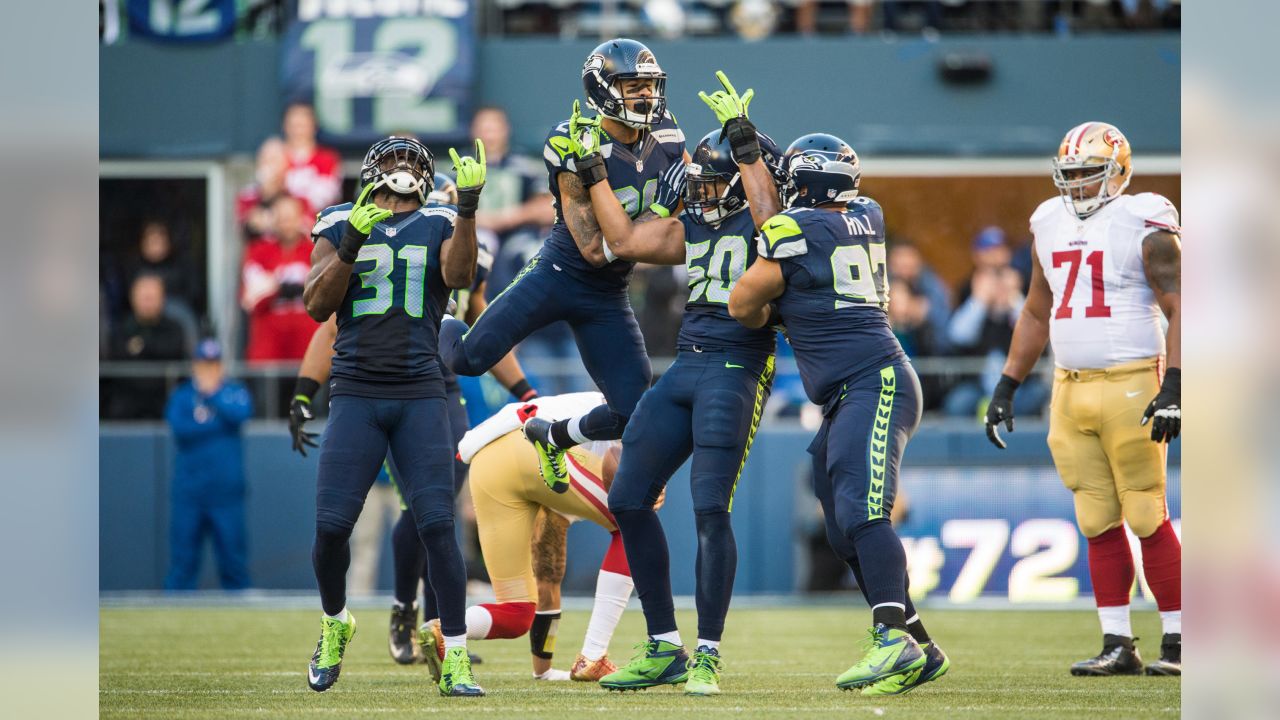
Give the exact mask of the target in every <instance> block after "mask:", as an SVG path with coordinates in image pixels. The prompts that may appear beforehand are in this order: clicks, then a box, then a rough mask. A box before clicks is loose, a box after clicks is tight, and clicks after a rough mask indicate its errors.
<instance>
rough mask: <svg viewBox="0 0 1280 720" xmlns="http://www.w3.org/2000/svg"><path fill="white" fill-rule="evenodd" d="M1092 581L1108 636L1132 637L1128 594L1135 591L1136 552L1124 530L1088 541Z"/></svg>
mask: <svg viewBox="0 0 1280 720" xmlns="http://www.w3.org/2000/svg"><path fill="white" fill-rule="evenodd" d="M1089 578H1090V580H1092V582H1093V598H1094V601H1095V602H1096V603H1097V605H1098V620H1099V622H1100V623H1101V624H1102V632H1103V634H1106V635H1121V636H1124V637H1133V630H1132V628H1131V626H1130V623H1129V593H1130V591H1131V590H1132V589H1133V578H1134V568H1133V552H1132V551H1131V550H1130V549H1129V539H1128V538H1126V537H1125V534H1124V527H1122V526H1121V527H1113V528H1111V529H1110V530H1108V531H1106V532H1104V533H1102V534H1100V535H1097V536H1094V537H1091V538H1089Z"/></svg>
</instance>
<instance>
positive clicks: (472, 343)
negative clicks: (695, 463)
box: [440, 255, 653, 440]
mask: <svg viewBox="0 0 1280 720" xmlns="http://www.w3.org/2000/svg"><path fill="white" fill-rule="evenodd" d="M557 320H564V321H566V322H568V323H569V327H570V328H571V329H572V330H573V338H574V340H575V341H576V342H577V345H578V352H579V353H580V354H581V355H582V364H583V365H585V366H586V368H587V372H588V373H589V374H590V375H591V379H592V380H594V381H595V383H596V385H598V386H599V387H600V392H602V393H604V397H605V401H606V402H607V403H608V405H602V406H600V407H599V408H596V410H594V411H592V412H591V414H590V415H589V416H588V417H587V419H586V420H584V421H583V423H582V429H583V432H584V434H585V435H586V436H587V437H589V438H590V439H592V440H616V439H618V438H620V437H622V431H623V429H624V428H625V427H626V426H627V420H628V419H629V418H630V417H631V414H632V412H633V411H634V410H635V407H636V403H638V402H640V396H641V395H643V394H644V391H645V390H647V389H648V388H649V381H650V380H651V379H652V378H653V374H652V371H651V370H650V367H649V356H648V355H647V354H646V353H645V349H644V338H643V337H642V336H641V335H640V326H639V325H638V324H637V323H636V318H635V314H634V313H633V312H632V311H631V300H630V298H629V297H628V296H627V290H626V288H617V289H611V290H601V289H598V288H594V287H592V286H590V285H588V284H586V283H584V282H582V281H581V280H578V279H576V278H574V277H573V276H572V275H571V274H569V273H567V272H564V271H562V270H558V269H556V266H555V263H554V262H553V261H551V260H545V259H543V258H542V257H541V256H540V255H539V256H537V257H534V258H533V260H530V261H529V264H528V265H526V266H525V268H524V270H521V271H520V274H518V275H516V277H515V279H514V280H512V281H511V284H510V285H508V286H507V287H506V289H505V290H503V291H502V292H501V293H500V294H499V295H498V296H497V297H496V298H494V299H493V302H491V303H489V306H488V307H487V308H485V311H484V312H483V313H481V314H480V317H479V318H477V319H476V323H475V325H473V326H472V327H471V328H470V329H469V330H467V329H466V325H465V324H464V323H462V322H461V321H456V320H455V321H453V322H449V321H446V322H445V323H444V324H442V325H441V327H440V357H441V359H442V360H443V361H444V362H445V363H446V364H447V365H448V366H449V367H450V368H451V369H452V370H453V371H454V372H456V373H458V374H459V375H481V374H483V373H485V372H487V371H488V370H489V368H491V367H493V366H494V364H495V363H497V362H498V361H499V360H501V359H502V357H503V356H504V355H506V354H507V353H508V352H510V351H511V348H513V347H515V346H516V343H518V342H520V341H521V340H523V339H525V338H526V337H528V336H529V335H530V333H532V332H533V331H535V330H537V329H539V328H541V327H545V326H547V325H550V324H551V323H554V322H556V321H557Z"/></svg>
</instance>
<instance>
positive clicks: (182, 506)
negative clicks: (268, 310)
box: [165, 338, 253, 590]
mask: <svg viewBox="0 0 1280 720" xmlns="http://www.w3.org/2000/svg"><path fill="white" fill-rule="evenodd" d="M252 414H253V399H252V398H251V397H250V396H249V391H248V390H247V389H246V388H245V386H244V385H241V384H240V383H238V382H235V381H231V380H227V379H226V377H225V374H224V371H223V367H222V348H221V346H220V345H219V344H218V341H217V340H214V339H212V338H209V339H206V340H203V341H201V342H200V343H199V345H198V346H197V348H196V355H195V362H193V363H192V379H191V381H190V382H188V383H184V384H183V385H181V386H179V387H178V388H177V389H176V390H174V391H173V395H171V396H170V397H169V403H168V406H167V407H166V408H165V418H166V419H167V420H168V421H169V426H170V427H171V428H172V429H173V438H174V442H175V444H176V445H177V452H176V453H175V455H174V463H173V465H174V467H173V487H172V490H171V493H170V494H171V496H172V510H171V518H170V524H169V575H168V578H166V580H165V589H166V590H194V589H195V588H196V580H197V578H198V577H199V573H200V549H201V544H202V543H203V541H204V537H205V535H206V534H208V535H211V536H212V537H213V547H214V551H215V553H216V555H217V558H218V576H219V578H220V580H221V583H222V587H223V588H224V589H226V590H242V589H244V588H247V587H249V569H248V560H247V557H246V554H247V553H246V542H245V518H244V499H245V487H244V458H243V452H242V449H241V439H240V428H241V426H242V425H243V424H244V422H245V421H246V420H248V419H249V417H250V416H251V415H252Z"/></svg>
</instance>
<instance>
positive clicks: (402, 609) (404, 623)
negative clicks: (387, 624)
mask: <svg viewBox="0 0 1280 720" xmlns="http://www.w3.org/2000/svg"><path fill="white" fill-rule="evenodd" d="M387 649H388V650H389V651H390V652H391V659H392V660H395V661H396V662H397V663H399V664H401V665H412V664H413V663H415V662H417V661H418V652H419V651H418V606H417V605H416V604H414V605H401V604H400V603H395V604H394V605H392V606H391V631H390V634H389V635H388V637H387Z"/></svg>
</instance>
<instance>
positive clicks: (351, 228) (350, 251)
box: [338, 223, 369, 265]
mask: <svg viewBox="0 0 1280 720" xmlns="http://www.w3.org/2000/svg"><path fill="white" fill-rule="evenodd" d="M368 239H369V236H368V235H365V234H364V233H362V232H360V231H359V230H357V229H356V226H355V225H352V224H351V223H347V229H345V230H343V231H342V241H341V242H339V243H338V259H339V260H341V261H342V262H344V263H346V264H348V265H352V264H355V261H356V258H357V257H359V255H360V248H362V247H364V243H365V241H366V240H368Z"/></svg>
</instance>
